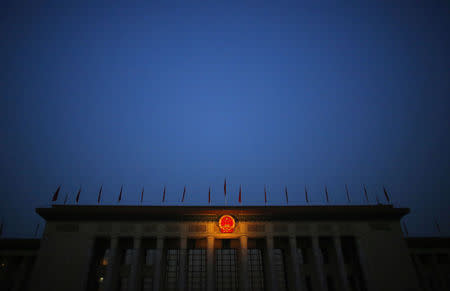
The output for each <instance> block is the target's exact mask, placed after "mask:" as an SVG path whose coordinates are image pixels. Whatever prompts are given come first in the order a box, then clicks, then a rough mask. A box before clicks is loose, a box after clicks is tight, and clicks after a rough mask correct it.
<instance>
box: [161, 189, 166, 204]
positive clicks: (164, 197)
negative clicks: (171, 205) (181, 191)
mask: <svg viewBox="0 0 450 291" xmlns="http://www.w3.org/2000/svg"><path fill="white" fill-rule="evenodd" d="M164 201H166V186H164V190H163V199H162V202H164Z"/></svg>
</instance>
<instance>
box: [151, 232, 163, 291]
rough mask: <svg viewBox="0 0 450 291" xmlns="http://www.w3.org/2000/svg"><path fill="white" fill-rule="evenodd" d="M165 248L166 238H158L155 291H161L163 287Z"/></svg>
mask: <svg viewBox="0 0 450 291" xmlns="http://www.w3.org/2000/svg"><path fill="white" fill-rule="evenodd" d="M163 248H164V237H162V236H158V237H157V238H156V254H155V270H154V273H153V290H154V291H159V289H160V286H161V265H162V255H163Z"/></svg>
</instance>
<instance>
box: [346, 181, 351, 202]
mask: <svg viewBox="0 0 450 291" xmlns="http://www.w3.org/2000/svg"><path fill="white" fill-rule="evenodd" d="M345 193H347V201H348V202H349V203H350V194H349V193H348V186H347V184H345Z"/></svg>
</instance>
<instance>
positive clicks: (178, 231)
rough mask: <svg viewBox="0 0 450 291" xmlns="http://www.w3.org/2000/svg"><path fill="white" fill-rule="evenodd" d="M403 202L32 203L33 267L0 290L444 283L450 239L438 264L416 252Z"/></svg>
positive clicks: (327, 288)
mask: <svg viewBox="0 0 450 291" xmlns="http://www.w3.org/2000/svg"><path fill="white" fill-rule="evenodd" d="M408 212H409V209H407V208H394V207H393V206H392V205H376V206H248V207H235V206H228V207H226V206H225V207H223V206H221V207H206V206H74V205H68V206H66V205H53V206H52V207H50V208H38V209H37V213H38V214H39V215H41V216H42V217H43V218H44V219H45V220H46V222H47V223H46V227H45V231H44V234H43V237H42V239H41V241H40V247H39V250H37V249H36V250H35V251H34V254H35V256H36V259H35V260H34V261H33V262H34V267H33V272H32V273H31V274H30V275H29V276H28V277H23V278H27V279H26V281H27V282H26V283H22V285H21V286H22V287H20V286H19V287H20V288H22V289H20V288H19V287H15V286H13V283H10V285H11V286H10V285H8V286H10V287H9V288H11V289H5V290H27V289H26V286H29V289H28V290H33V291H34V290H36V291H40V290H46V291H51V290H55V291H56V290H58V291H59V290H64V291H94V290H95V291H100V290H101V291H125V290H133V291H137V290H139V291H141V290H142V291H150V290H158V291H159V290H208V291H212V290H273V291H281V290H289V291H291V290H302V291H303V290H305V291H316V290H317V291H332V290H344V291H377V290H386V291H388V290H396V291H397V290H404V291H406V290H408V291H412V290H448V289H446V288H447V287H448V283H449V282H448V279H447V278H448V277H449V276H447V275H448V274H449V269H448V254H449V246H448V240H447V242H444V240H442V239H441V240H440V244H441V248H438V249H437V250H438V251H437V252H436V251H435V252H434V253H433V254H434V255H432V256H431V257H432V259H431V261H430V262H434V259H433V258H434V257H435V256H436V258H438V261H436V262H435V263H436V264H434V263H433V264H431V263H430V264H429V265H428V264H422V263H421V262H422V261H421V259H417V260H416V258H422V257H423V256H422V257H421V254H423V253H426V254H431V253H430V251H429V250H430V246H429V245H428V246H427V245H424V243H423V241H422V242H421V243H419V242H417V241H413V240H411V239H409V240H405V239H404V237H403V233H402V230H401V227H400V219H401V218H402V217H403V216H404V215H406V214H407V213H408ZM0 241H1V240H0ZM428 241H429V240H428ZM446 244H447V246H445V245H446ZM0 248H1V244H0ZM1 254H2V250H1V249H0V256H1ZM446 256H447V257H446ZM425 257H426V258H428V257H427V256H425ZM445 258H447V264H446V263H445V262H446V259H445ZM440 263H442V264H441V265H442V266H441V265H439V264H440ZM424 265H425V267H424ZM436 266H438V267H439V273H438V274H439V275H438V276H434V277H431V275H430V273H432V272H433V270H436ZM441 267H442V268H441ZM16 270H18V269H16ZM433 274H434V273H433ZM0 278H1V277H0ZM430 278H431V279H430ZM0 281H1V280H0ZM430 282H432V283H430ZM0 284H1V282H0ZM28 284H29V285H28ZM430 284H431V285H430ZM0 286H3V285H0ZM4 286H6V285H4ZM13 288H19V289H13ZM432 288H434V289H432ZM2 290H3V289H2Z"/></svg>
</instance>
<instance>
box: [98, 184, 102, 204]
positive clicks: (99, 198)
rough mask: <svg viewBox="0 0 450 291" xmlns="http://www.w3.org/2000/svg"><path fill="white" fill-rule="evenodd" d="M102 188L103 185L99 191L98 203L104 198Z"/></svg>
mask: <svg viewBox="0 0 450 291" xmlns="http://www.w3.org/2000/svg"><path fill="white" fill-rule="evenodd" d="M102 189H103V185H101V186H100V191H98V197H97V203H100V200H101V199H102Z"/></svg>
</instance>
